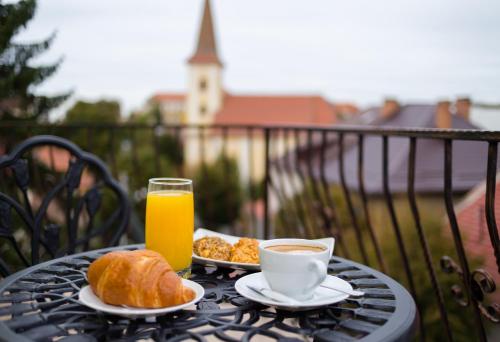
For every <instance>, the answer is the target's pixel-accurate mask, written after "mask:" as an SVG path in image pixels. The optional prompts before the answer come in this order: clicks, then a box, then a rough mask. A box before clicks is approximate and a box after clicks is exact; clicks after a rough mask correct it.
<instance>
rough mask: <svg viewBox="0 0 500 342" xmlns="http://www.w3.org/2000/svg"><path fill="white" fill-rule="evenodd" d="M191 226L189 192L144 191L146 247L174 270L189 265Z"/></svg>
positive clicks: (191, 195)
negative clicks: (163, 258)
mask: <svg viewBox="0 0 500 342" xmlns="http://www.w3.org/2000/svg"><path fill="white" fill-rule="evenodd" d="M193 229H194V204H193V193H192V192H188V191H181V190H161V191H152V192H149V193H148V197H147V203H146V248H147V249H151V250H154V251H156V252H158V253H160V254H162V255H163V256H164V257H165V259H167V261H168V263H169V264H170V266H172V268H173V269H174V270H175V271H181V270H183V269H185V268H187V267H189V266H190V265H191V256H192V251H193Z"/></svg>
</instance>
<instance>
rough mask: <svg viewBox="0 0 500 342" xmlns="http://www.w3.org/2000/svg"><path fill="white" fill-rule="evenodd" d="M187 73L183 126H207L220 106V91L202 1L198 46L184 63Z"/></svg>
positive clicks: (219, 71)
mask: <svg viewBox="0 0 500 342" xmlns="http://www.w3.org/2000/svg"><path fill="white" fill-rule="evenodd" d="M188 73H189V76H188V87H187V90H188V93H187V108H186V111H187V123H188V124H211V123H213V121H214V117H215V114H216V113H217V112H218V111H219V110H220V109H221V107H222V101H223V97H224V91H223V88H222V63H221V61H220V59H219V56H218V54H217V44H216V40H215V31H214V26H213V20H212V13H211V10H210V1H209V0H205V8H204V10H203V16H202V20H201V25H200V31H199V36H198V44H197V46H196V50H195V52H194V54H193V56H192V57H191V58H190V59H189V60H188Z"/></svg>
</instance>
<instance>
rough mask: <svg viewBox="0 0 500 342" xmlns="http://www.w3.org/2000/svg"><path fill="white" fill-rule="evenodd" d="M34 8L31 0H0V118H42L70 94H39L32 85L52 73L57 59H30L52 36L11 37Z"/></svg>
mask: <svg viewBox="0 0 500 342" xmlns="http://www.w3.org/2000/svg"><path fill="white" fill-rule="evenodd" d="M35 10H36V1H35V0H23V1H19V2H17V3H12V4H4V3H3V1H1V0H0V120H36V119H42V118H46V116H47V114H48V112H49V111H50V110H51V109H53V108H55V107H57V106H59V105H60V104H61V103H62V102H63V101H64V100H66V99H67V98H68V96H69V95H70V93H64V94H59V95H56V96H42V95H36V94H35V93H34V87H36V86H37V85H39V84H40V83H42V82H43V81H44V80H46V79H47V78H48V77H50V76H52V75H53V74H54V73H55V72H56V71H57V69H58V67H59V66H60V64H61V60H59V61H57V62H55V63H53V64H50V65H39V66H33V65H32V64H31V63H30V61H31V60H32V59H33V58H34V57H37V56H38V55H40V54H41V53H43V52H45V51H46V50H47V49H48V48H49V47H50V45H51V44H52V42H53V41H54V37H55V35H54V34H52V35H51V36H50V37H49V38H47V39H45V40H43V41H41V42H36V43H17V42H14V41H13V39H14V36H15V35H16V34H17V33H18V32H19V31H20V30H21V29H22V28H25V27H26V25H27V23H28V22H29V21H30V20H31V19H32V18H33V15H34V14H35Z"/></svg>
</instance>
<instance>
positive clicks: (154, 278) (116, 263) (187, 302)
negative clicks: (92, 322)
mask: <svg viewBox="0 0 500 342" xmlns="http://www.w3.org/2000/svg"><path fill="white" fill-rule="evenodd" d="M87 279H88V282H89V285H87V286H85V287H83V288H82V289H81V290H80V293H79V300H80V302H81V303H82V304H84V305H86V306H88V307H91V308H93V309H95V310H98V311H102V312H106V313H110V314H115V315H119V316H124V317H128V318H140V317H150V316H151V317H153V316H158V315H161V314H166V313H168V312H173V311H177V310H181V309H184V308H188V307H189V306H192V305H193V304H195V303H196V302H198V301H199V300H200V299H201V298H203V295H204V293H205V292H204V289H203V287H202V286H201V285H199V284H197V283H195V282H194V281H191V280H187V279H182V278H181V277H179V276H178V275H177V273H175V272H174V270H173V269H172V267H170V265H169V264H168V262H167V261H166V260H165V258H164V257H163V256H162V255H161V254H159V253H157V252H154V251H150V250H145V249H141V250H134V251H114V252H110V253H107V254H104V255H103V256H101V257H99V258H98V259H96V260H95V261H94V262H92V263H91V264H90V266H89V268H88V271H87Z"/></svg>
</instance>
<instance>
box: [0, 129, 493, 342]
mask: <svg viewBox="0 0 500 342" xmlns="http://www.w3.org/2000/svg"><path fill="white" fill-rule="evenodd" d="M38 134H54V135H59V136H63V137H66V138H69V139H70V140H73V141H74V142H76V143H77V144H79V145H80V146H81V147H82V148H83V149H86V150H88V151H90V152H92V153H95V154H97V155H99V156H100V157H101V158H102V159H104V160H105V161H106V162H107V164H108V165H109V167H110V169H111V170H112V173H113V174H114V175H115V176H116V177H117V178H118V179H120V181H121V182H122V183H123V184H124V186H125V187H126V188H127V189H128V191H129V194H130V198H131V200H132V201H133V204H134V208H135V209H134V213H135V214H134V218H135V219H133V220H132V223H131V229H130V232H129V238H130V239H132V240H138V239H141V238H142V229H143V228H142V223H141V222H143V216H144V202H145V187H146V185H147V179H148V178H150V177H153V176H181V177H193V178H195V185H194V186H195V197H196V196H197V195H198V194H200V196H201V197H203V198H202V199H203V200H204V202H198V203H197V209H198V210H200V212H202V211H203V210H202V209H205V212H208V213H209V215H208V217H209V218H208V219H206V218H204V217H203V215H200V217H199V218H198V219H199V222H198V224H199V225H207V224H208V225H209V226H207V228H211V229H225V230H228V231H229V232H230V233H233V234H238V235H251V236H256V237H264V238H269V237H281V236H297V237H306V238H317V237H321V236H334V237H335V238H336V249H335V253H336V254H338V255H341V256H345V257H347V258H351V259H354V260H357V261H360V262H362V263H364V264H366V265H369V266H371V267H374V268H377V269H380V270H381V271H383V272H385V273H387V274H389V275H391V276H392V277H394V278H395V279H397V280H398V281H400V282H402V283H403V284H404V285H405V286H406V287H407V288H408V290H409V291H410V292H411V294H412V295H413V296H414V298H415V300H416V303H417V306H418V308H419V312H420V317H421V319H420V334H419V336H420V337H421V339H429V340H430V339H433V338H436V336H443V335H444V336H446V339H447V340H450V341H451V340H460V339H464V338H466V337H475V338H477V339H479V340H483V341H485V340H486V339H487V334H488V333H489V332H490V333H491V331H492V329H494V328H495V326H494V325H495V324H496V323H498V322H499V318H500V317H499V311H500V306H499V304H498V300H499V298H500V296H499V294H498V291H495V290H496V285H495V282H496V281H498V280H499V279H500V278H499V274H500V243H499V236H498V227H497V221H496V216H495V214H496V211H497V210H500V206H499V207H498V209H497V208H496V196H495V193H496V185H497V180H496V175H497V172H498V164H497V160H498V142H499V141H500V132H486V131H472V130H437V129H400V128H394V129H379V128H376V127H357V126H356V127H347V126H335V127H305V126H300V127H299V126H266V127H263V126H224V125H212V126H199V125H147V124H144V125H143V124H121V125H114V124H110V125H107V124H99V125H90V124H80V125H76V124H72V125H49V124H26V123H23V124H19V123H0V137H3V139H2V141H0V143H3V144H4V145H5V146H6V147H7V148H9V143H10V142H11V141H15V140H21V139H22V138H25V137H28V136H32V135H38ZM220 156H222V157H220ZM231 160H234V162H232V161H231ZM213 164H216V165H219V169H217V170H215V171H213V170H212V171H211V167H212V166H211V165H213ZM235 165H237V168H238V175H239V179H237V180H236V183H237V185H238V188H237V189H236V190H235V188H230V189H226V191H225V192H224V191H222V192H219V193H218V196H222V197H224V198H221V197H218V198H210V195H214V194H213V193H212V194H211V193H210V189H208V188H211V187H212V185H213V187H215V186H219V185H217V184H206V183H203V182H202V181H203V179H204V177H203V176H204V175H206V177H205V179H212V178H210V176H209V175H212V173H211V172H215V173H216V174H217V173H220V175H219V178H214V179H221V180H222V181H221V183H222V188H223V185H224V183H225V181H227V183H229V182H230V181H231V177H232V173H235ZM233 176H234V175H233ZM196 180H198V181H199V183H196ZM232 181H233V183H234V182H235V181H234V179H233V180H232ZM482 181H484V183H482ZM200 182H201V183H200ZM200 184H203V187H205V188H200V187H199V186H200ZM233 186H234V184H233ZM471 190H474V191H473V194H470V191H471ZM201 194H204V195H201ZM221 194H222V195H221ZM232 197H235V198H236V197H237V199H238V201H236V202H238V205H237V206H236V207H235V208H237V211H238V212H237V214H238V215H234V217H232V218H228V217H227V216H224V215H223V217H222V221H223V222H217V220H218V218H219V217H221V216H220V215H219V216H218V215H217V214H214V212H215V211H216V210H215V209H214V207H215V204H214V202H216V201H220V200H222V199H224V200H226V201H227V203H232V202H231V200H235V198H232ZM464 198H466V199H467V200H464ZM225 203H226V202H225ZM200 206H202V207H203V208H202V207H200ZM211 206H212V207H211ZM468 212H472V213H473V214H472V217H473V218H474V220H473V222H472V223H471V221H470V216H471V215H469V214H467V213H468ZM499 212H500V211H499ZM210 215H211V216H210ZM467 215H468V216H467ZM205 216H207V215H205ZM207 220H208V221H207ZM229 221H230V222H229ZM359 285H360V286H363V284H359ZM380 291H381V293H382V292H383V291H384V289H380ZM360 300H362V301H370V300H371V299H370V298H365V299H360ZM358 301H359V300H357V299H356V300H352V301H351V302H352V307H353V313H355V312H356V310H357V303H358ZM372 301H373V303H371V305H373V307H377V308H383V307H384V301H383V300H372ZM358 314H362V313H358ZM497 329H498V327H497ZM443 339H444V338H443Z"/></svg>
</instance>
